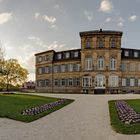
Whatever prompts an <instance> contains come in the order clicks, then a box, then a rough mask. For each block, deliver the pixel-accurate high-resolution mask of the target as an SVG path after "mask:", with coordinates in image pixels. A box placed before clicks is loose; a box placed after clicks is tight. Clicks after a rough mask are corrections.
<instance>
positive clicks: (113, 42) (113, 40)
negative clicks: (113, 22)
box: [110, 39, 116, 48]
mask: <svg viewBox="0 0 140 140" xmlns="http://www.w3.org/2000/svg"><path fill="white" fill-rule="evenodd" d="M110 48H116V41H115V39H112V40H111V43H110Z"/></svg>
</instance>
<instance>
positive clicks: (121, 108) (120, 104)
mask: <svg viewBox="0 0 140 140" xmlns="http://www.w3.org/2000/svg"><path fill="white" fill-rule="evenodd" d="M115 104H116V108H117V112H118V116H119V118H120V120H121V121H122V122H124V123H125V124H134V123H138V122H140V114H138V113H136V112H135V111H134V109H133V108H131V107H130V106H129V105H128V104H127V103H126V102H125V101H123V100H118V101H116V103H115Z"/></svg>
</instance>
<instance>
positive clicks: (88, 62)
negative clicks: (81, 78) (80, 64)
mask: <svg viewBox="0 0 140 140" xmlns="http://www.w3.org/2000/svg"><path fill="white" fill-rule="evenodd" d="M92 65H93V61H92V57H89V58H85V70H92Z"/></svg>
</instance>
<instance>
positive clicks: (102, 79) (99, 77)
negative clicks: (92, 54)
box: [95, 75, 105, 88]
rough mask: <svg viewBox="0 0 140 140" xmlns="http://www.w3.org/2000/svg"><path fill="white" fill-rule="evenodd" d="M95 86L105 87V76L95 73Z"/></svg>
mask: <svg viewBox="0 0 140 140" xmlns="http://www.w3.org/2000/svg"><path fill="white" fill-rule="evenodd" d="M95 87H96V88H104V87H105V76H104V75H97V76H96V78H95Z"/></svg>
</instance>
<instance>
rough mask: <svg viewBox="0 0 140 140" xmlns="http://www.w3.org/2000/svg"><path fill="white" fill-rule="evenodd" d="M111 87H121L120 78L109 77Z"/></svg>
mask: <svg viewBox="0 0 140 140" xmlns="http://www.w3.org/2000/svg"><path fill="white" fill-rule="evenodd" d="M108 81H109V87H118V86H119V77H118V76H116V75H111V76H109V80H108Z"/></svg>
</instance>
